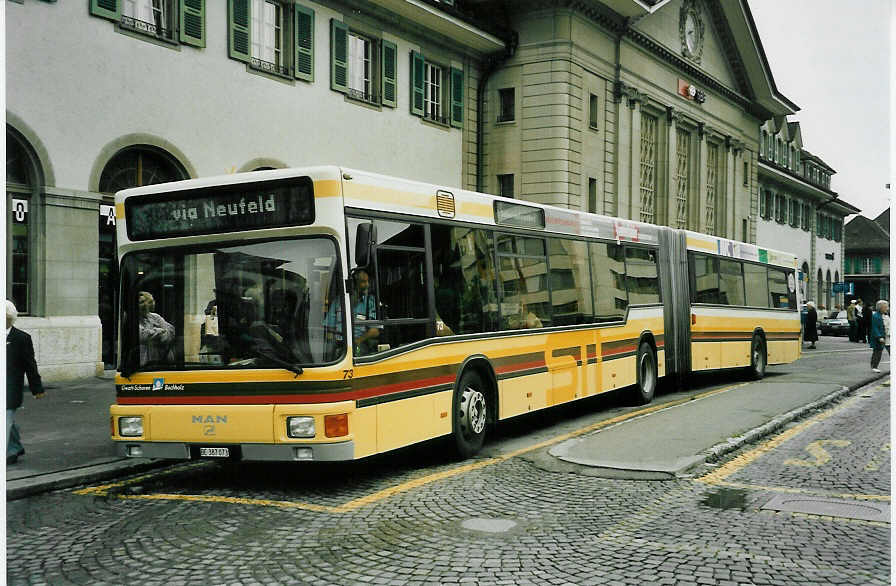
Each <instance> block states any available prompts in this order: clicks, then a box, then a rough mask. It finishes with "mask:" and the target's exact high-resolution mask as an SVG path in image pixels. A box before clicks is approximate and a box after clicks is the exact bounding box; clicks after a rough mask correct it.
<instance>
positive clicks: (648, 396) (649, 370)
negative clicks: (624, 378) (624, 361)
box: [632, 332, 659, 405]
mask: <svg viewBox="0 0 896 586" xmlns="http://www.w3.org/2000/svg"><path fill="white" fill-rule="evenodd" d="M635 375H636V377H635V380H636V382H635V388H634V391H633V392H632V398H633V399H634V401H635V402H636V403H637V404H639V405H646V404H647V403H650V402H651V401H652V400H653V396H654V394H655V393H656V388H657V384H658V381H659V367H658V365H657V351H656V340H655V339H654V337H653V334H651V333H650V332H646V333H643V334H641V338H640V339H639V340H638V350H637V352H636V353H635Z"/></svg>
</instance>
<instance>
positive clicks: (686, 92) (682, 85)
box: [678, 79, 706, 104]
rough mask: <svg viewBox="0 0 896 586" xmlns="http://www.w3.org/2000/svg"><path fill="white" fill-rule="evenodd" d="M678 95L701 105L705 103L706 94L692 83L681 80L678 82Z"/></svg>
mask: <svg viewBox="0 0 896 586" xmlns="http://www.w3.org/2000/svg"><path fill="white" fill-rule="evenodd" d="M678 95H679V96H681V97H682V98H684V99H686V100H691V101H693V102H697V103H698V104H702V103H703V102H705V101H706V93H704V91H703V90H701V89H699V88H698V87H697V86H695V85H694V84H692V83H689V82H687V81H685V80H683V79H679V80H678Z"/></svg>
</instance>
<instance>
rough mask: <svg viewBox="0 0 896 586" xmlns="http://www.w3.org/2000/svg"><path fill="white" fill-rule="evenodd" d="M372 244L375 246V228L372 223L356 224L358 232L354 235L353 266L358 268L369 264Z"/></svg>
mask: <svg viewBox="0 0 896 586" xmlns="http://www.w3.org/2000/svg"><path fill="white" fill-rule="evenodd" d="M374 244H376V226H374V225H373V222H371V223H369V224H358V231H357V232H356V233H355V265H356V266H357V267H358V268H364V267H366V266H367V265H369V264H370V257H371V255H372V253H373V246H374Z"/></svg>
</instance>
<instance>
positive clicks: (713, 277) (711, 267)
mask: <svg viewBox="0 0 896 586" xmlns="http://www.w3.org/2000/svg"><path fill="white" fill-rule="evenodd" d="M691 258H692V260H693V264H692V266H693V275H692V278H693V282H692V284H693V287H694V290H693V293H692V300H693V301H694V303H720V300H719V259H717V258H714V257H711V256H707V255H705V254H694V255H692V256H691Z"/></svg>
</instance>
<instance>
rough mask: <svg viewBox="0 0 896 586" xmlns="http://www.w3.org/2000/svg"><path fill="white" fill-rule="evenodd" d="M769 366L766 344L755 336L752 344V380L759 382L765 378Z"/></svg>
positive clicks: (750, 373)
mask: <svg viewBox="0 0 896 586" xmlns="http://www.w3.org/2000/svg"><path fill="white" fill-rule="evenodd" d="M767 364H768V358H767V354H766V353H765V342H763V341H762V338H761V337H759V336H758V335H755V334H754V335H753V341H752V342H750V370H749V375H750V378H751V379H753V380H759V379H761V378H762V377H764V376H765V367H766V365H767Z"/></svg>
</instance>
